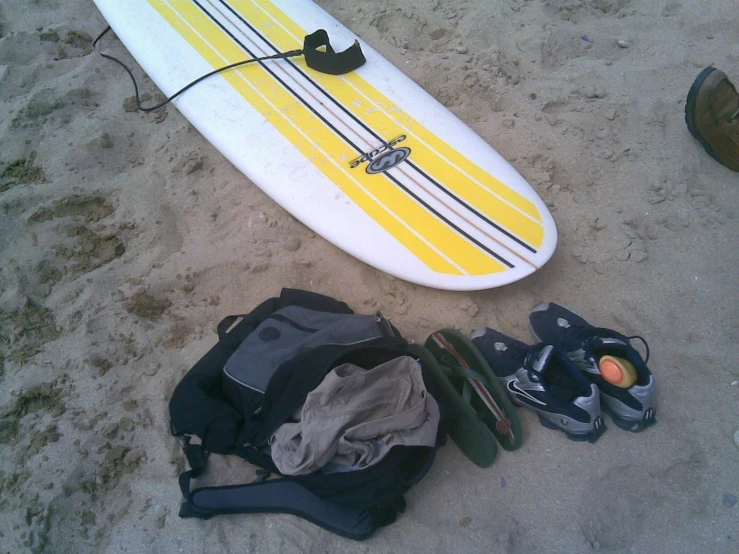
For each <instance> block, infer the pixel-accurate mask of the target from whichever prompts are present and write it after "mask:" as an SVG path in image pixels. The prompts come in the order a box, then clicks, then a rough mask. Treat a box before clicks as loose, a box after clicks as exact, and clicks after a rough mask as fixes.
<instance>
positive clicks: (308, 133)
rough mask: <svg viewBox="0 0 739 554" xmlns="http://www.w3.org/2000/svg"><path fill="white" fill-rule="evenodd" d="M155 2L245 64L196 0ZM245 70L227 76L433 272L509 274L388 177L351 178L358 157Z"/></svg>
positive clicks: (201, 47)
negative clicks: (349, 162) (352, 163)
mask: <svg viewBox="0 0 739 554" xmlns="http://www.w3.org/2000/svg"><path fill="white" fill-rule="evenodd" d="M148 2H149V4H150V5H151V6H152V7H153V8H154V9H155V10H156V11H157V12H158V13H159V14H160V15H161V16H162V17H163V18H164V19H165V20H166V21H167V22H168V23H169V24H170V25H171V26H172V27H173V28H174V29H175V30H176V31H177V32H178V33H179V34H180V35H181V36H182V37H183V38H184V39H185V40H186V41H187V42H188V43H189V44H190V45H191V46H192V47H193V48H194V49H195V50H196V51H197V52H198V53H199V54H200V55H201V56H203V58H204V59H205V60H206V61H208V63H210V64H211V65H212V66H213V67H221V66H223V65H227V64H230V63H234V62H237V61H240V60H242V59H243V57H244V54H243V51H242V49H241V47H240V46H239V45H238V44H236V43H235V42H234V41H233V39H231V38H230V37H229V36H228V35H227V34H226V33H224V32H223V31H222V30H221V29H220V28H219V27H218V26H217V25H215V24H214V23H213V22H212V21H211V20H210V19H209V18H208V17H207V16H206V15H205V14H203V12H202V11H200V10H199V9H198V8H197V7H196V6H195V5H194V4H193V3H192V2H191V0H148ZM244 73H245V74H248V78H247V77H245V74H242V73H241V70H237V71H233V72H227V73H224V74H223V77H224V78H225V79H226V80H227V81H228V82H229V83H230V84H231V85H232V86H233V87H234V88H235V89H236V90H237V91H238V92H239V94H241V96H242V97H244V99H245V100H246V101H247V102H249V104H251V105H252V106H253V107H254V109H256V110H257V111H258V112H259V113H260V114H262V116H263V117H264V118H265V119H267V120H268V121H269V122H270V123H272V125H274V127H275V128H277V130H278V131H279V132H280V133H282V135H283V136H285V137H286V138H287V139H288V140H289V141H290V142H291V143H292V144H293V145H294V146H295V147H296V148H297V149H298V150H299V151H300V152H301V153H302V154H303V155H304V156H305V157H306V158H308V159H309V160H310V161H311V162H312V163H313V164H314V165H315V166H316V167H317V168H318V169H319V170H320V171H321V172H323V173H324V174H325V175H326V176H327V177H328V178H329V180H331V181H332V182H333V183H335V184H336V185H337V186H338V187H339V188H340V189H341V190H342V191H343V192H344V193H346V194H347V195H348V196H349V197H350V198H351V199H352V200H353V201H354V202H355V203H356V204H357V205H358V206H359V207H360V208H362V209H363V210H364V211H365V212H366V213H367V214H368V215H369V216H370V217H372V218H373V219H374V220H375V221H376V222H378V223H379V224H380V225H381V226H382V227H383V228H384V229H386V230H387V231H388V232H389V233H390V234H391V235H393V236H394V237H395V238H396V239H397V240H398V241H399V242H400V243H401V244H403V245H404V246H405V247H406V248H408V249H409V250H410V251H411V252H412V253H413V254H414V255H416V256H417V257H418V258H419V259H420V260H421V261H422V262H423V263H425V264H426V265H427V266H428V267H430V268H431V269H432V270H434V271H436V272H438V273H444V274H451V275H464V274H470V275H488V274H492V273H497V272H500V271H504V270H506V269H507V267H506V266H504V265H503V264H501V263H500V262H498V261H497V260H496V259H494V258H492V257H491V256H489V255H488V254H487V253H485V252H483V251H482V250H480V249H479V248H477V247H476V246H474V245H473V244H471V243H470V242H469V241H467V240H466V239H465V238H463V237H462V236H460V235H459V234H458V233H457V232H456V231H454V229H452V228H450V227H449V226H447V225H446V224H444V223H443V222H442V221H440V220H439V219H437V218H436V217H435V216H434V215H433V214H431V213H430V212H429V211H427V210H426V209H425V208H424V207H423V206H421V205H419V204H418V203H417V202H415V201H413V200H412V199H411V198H410V197H408V195H406V194H405V193H403V192H402V191H401V190H400V189H399V188H398V187H396V186H395V185H393V184H392V183H390V181H389V180H388V179H372V175H369V174H367V173H366V172H364V171H361V172H356V173H350V171H351V170H350V169H349V167H348V166H347V165H346V164H345V163H344V162H343V161H342V160H348V159H351V158H352V157H356V155H357V154H356V152H354V151H353V150H352V149H351V148H350V147H349V146H348V145H347V144H346V143H345V142H344V141H343V140H341V139H340V138H339V137H338V136H337V135H336V133H334V132H333V131H332V130H331V129H330V128H329V127H328V126H327V125H326V124H325V123H324V122H322V121H321V120H320V119H319V118H318V117H316V116H315V115H314V114H313V113H312V112H311V111H310V110H308V109H307V108H306V107H305V106H304V105H303V104H302V103H300V102H298V101H297V100H296V99H295V98H294V97H293V96H292V95H291V94H290V93H289V92H288V91H287V90H285V88H284V87H283V86H282V85H281V84H280V83H279V82H278V81H276V80H275V79H274V78H273V77H272V76H271V75H270V74H269V73H268V72H267V71H266V70H265V69H264V68H262V67H261V66H258V65H254V66H250V68H248V69H247V70H246V71H245V72H244ZM328 152H330V153H331V154H330V155H329V154H328ZM370 191H371V192H370ZM401 214H402V216H401Z"/></svg>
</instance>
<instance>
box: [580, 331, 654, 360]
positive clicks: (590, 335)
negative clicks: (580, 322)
mask: <svg viewBox="0 0 739 554" xmlns="http://www.w3.org/2000/svg"><path fill="white" fill-rule="evenodd" d="M574 335H575V337H576V338H578V339H580V340H581V341H583V342H588V341H590V340H592V339H595V338H602V337H606V338H614V339H620V340H622V341H624V342H625V343H627V344H628V345H629V346H631V341H632V340H637V339H638V340H640V341H641V342H642V344H643V345H644V349H645V350H646V356H645V358H644V363H645V364H646V363H648V362H649V344H648V343H647V341H646V339H645V338H644V337H642V336H640V335H633V336H630V337H627V336H626V335H622V334H621V333H618V332H616V331H614V330H613V329H607V328H605V327H582V328H579V329H576V330H575V333H574ZM632 348H633V346H632Z"/></svg>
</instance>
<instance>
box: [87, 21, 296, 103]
mask: <svg viewBox="0 0 739 554" xmlns="http://www.w3.org/2000/svg"><path fill="white" fill-rule="evenodd" d="M108 31H110V26H108V27H106V29H105V30H104V31H103V32H102V33H100V35H99V36H98V37H97V38H96V39H95V40H93V41H92V49H93V50H94V51H96V50H95V47H96V46H97V43H98V42H100V39H101V38H103V37H104V36H105V35H106V34H107V33H108ZM98 54H100V55H101V56H102V57H103V58H105V59H108V60H112V61H114V62H115V63H117V64H118V65H120V66H121V67H122V68H123V69H125V70H126V73H128V76H129V77H131V81H133V89H134V91H135V92H136V107H137V108H138V109H139V110H141V111H142V112H145V113H149V112H153V111H155V110H158V109H159V108H161V107H163V106H166V105H167V104H169V103H170V102H171V101H172V100H174V99H175V98H177V97H178V96H179V95H180V94H182V93H183V92H185V91H186V90H188V89H189V88H190V87H194V86H195V85H197V84H198V83H199V82H200V81H204V80H205V79H207V78H208V77H212V76H213V75H217V74H218V73H222V72H224V71H227V70H229V69H234V68H235V67H240V66H242V65H246V64H248V63H252V62H261V61H265V60H282V59H285V58H294V57H296V56H302V55H303V51H302V50H290V51H289V52H282V53H280V54H275V55H273V56H264V57H263V58H251V59H249V60H243V61H240V62H236V63H232V64H231V65H227V66H225V67H220V68H218V69H215V70H213V71H211V72H210V73H207V74H205V75H203V76H202V77H198V78H197V79H195V80H194V81H193V82H192V83H190V84H189V85H186V86H185V87H183V88H181V89H180V90H178V91H177V92H175V93H174V94H173V95H172V96H170V97H169V98H167V99H166V100H165V101H164V102H162V103H161V104H157V105H156V106H152V107H150V108H145V107H143V106H142V105H141V98H140V97H139V86H138V84H137V83H136V78H135V77H134V76H133V73H131V70H130V69H128V67H127V66H126V64H124V63H123V62H122V61H121V60H119V59H118V58H114V57H113V56H109V55H108V54H103V53H102V52H98Z"/></svg>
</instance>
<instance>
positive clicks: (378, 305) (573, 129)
mask: <svg viewBox="0 0 739 554" xmlns="http://www.w3.org/2000/svg"><path fill="white" fill-rule="evenodd" d="M319 4H321V5H322V6H323V7H325V8H326V9H327V10H329V11H330V12H331V13H332V14H333V15H334V16H335V17H337V18H338V19H339V20H341V21H342V22H344V23H345V24H346V25H347V26H349V27H350V28H351V29H352V30H353V31H354V32H355V33H357V34H358V35H359V36H361V37H362V38H363V39H364V40H366V41H367V42H368V43H370V44H371V45H372V46H374V47H375V48H376V49H378V50H379V51H380V52H381V53H382V54H383V55H385V56H386V57H387V58H388V59H389V60H391V61H392V62H393V63H395V64H396V65H397V66H398V67H400V68H401V69H402V70H403V71H405V72H406V73H407V74H408V75H410V76H411V77H412V78H413V79H415V80H416V81H417V82H419V83H420V84H421V85H422V86H423V87H424V88H426V89H427V90H428V91H429V92H430V93H431V94H433V95H434V96H435V97H436V98H438V99H439V100H440V101H441V102H443V103H444V104H446V105H447V106H448V107H449V108H450V109H451V110H452V111H454V112H455V113H456V114H457V115H458V116H459V117H460V118H462V119H463V120H464V121H465V122H466V123H468V124H469V125H470V126H471V127H472V128H473V129H474V130H475V131H476V132H477V133H479V134H480V135H481V136H482V137H483V138H484V139H485V140H487V141H488V142H489V143H490V144H491V145H493V146H494V147H495V148H496V149H498V150H499V151H500V152H501V153H502V154H503V155H504V156H505V157H506V158H507V159H508V160H510V161H511V162H512V163H513V164H514V165H515V166H516V168H517V169H518V170H519V171H520V172H521V173H522V174H523V175H524V177H526V178H527V180H528V181H529V182H530V183H531V184H532V185H533V186H534V187H535V189H536V190H537V191H538V193H539V194H540V195H541V196H542V197H543V198H544V200H545V201H546V202H547V204H548V205H549V206H550V208H551V210H552V213H553V215H554V218H555V220H556V222H557V225H558V229H559V235H560V241H559V246H558V249H557V252H556V253H555V255H554V257H553V259H552V260H551V261H550V262H549V263H548V264H547V265H546V266H545V267H544V268H543V269H542V270H541V271H539V272H537V273H536V274H535V275H533V276H531V277H529V278H526V279H524V280H522V281H520V282H518V283H515V284H513V285H509V286H506V287H503V288H499V289H494V290H488V291H481V292H475V293H454V292H443V291H436V290H430V289H426V288H423V287H419V286H414V285H411V284H409V283H406V282H403V281H400V280H398V279H394V278H391V277H389V276H387V275H385V274H383V273H381V272H378V271H376V270H374V269H372V268H370V267H368V266H366V265H364V264H362V263H361V262H359V261H357V260H355V259H354V258H352V257H350V256H349V255H347V254H344V253H343V252H341V251H339V250H338V249H337V248H335V247H334V246H332V245H331V244H329V243H328V242H326V241H325V240H323V239H322V238H320V237H318V236H316V235H315V234H314V233H312V232H311V231H310V230H309V229H307V228H306V227H304V226H303V225H302V224H301V223H299V222H298V221H296V220H295V219H294V218H292V217H291V216H290V215H288V214H287V213H286V212H285V211H284V210H282V209H281V208H280V207H278V206H277V205H276V204H275V203H274V202H272V201H271V200H270V199H269V198H268V197H267V196H266V195H265V194H263V193H262V192H261V191H260V190H259V189H258V188H257V187H256V186H255V185H253V184H252V183H250V182H249V181H248V180H247V179H246V178H245V177H243V176H242V175H241V174H240V173H239V172H238V171H236V170H235V169H234V168H233V167H232V166H231V165H230V164H229V163H228V162H227V161H226V160H225V159H224V158H223V157H222V156H221V155H220V154H219V153H218V152H217V151H216V150H215V149H214V148H213V147H211V146H210V145H209V144H208V143H207V142H206V141H204V140H203V139H202V137H201V136H200V135H199V134H198V133H197V132H196V131H195V130H194V129H193V128H192V127H191V126H190V125H189V124H188V123H187V121H186V120H185V119H184V118H183V117H182V116H181V115H180V114H179V113H178V112H177V110H176V109H175V108H174V107H171V106H170V107H167V108H166V109H164V110H163V111H161V112H159V113H154V114H150V115H143V114H140V113H135V112H132V111H128V110H126V109H125V108H126V107H129V103H128V102H127V99H128V98H129V97H130V96H131V84H130V82H129V81H128V78H127V76H126V75H125V74H124V73H123V72H122V70H121V69H120V68H118V67H116V66H115V65H114V64H112V63H110V62H107V61H105V60H103V59H101V58H100V57H99V56H97V55H96V54H94V53H91V51H90V47H89V39H90V37H93V36H95V35H96V34H97V33H99V32H100V31H101V30H102V29H103V28H104V26H105V22H104V21H103V19H102V17H101V16H100V14H99V13H98V12H97V11H96V9H95V7H94V5H93V3H92V2H91V1H90V0H65V1H63V2H62V1H56V0H35V1H33V2H31V1H28V0H3V2H2V4H0V175H1V176H0V214H1V215H2V217H1V218H0V318H1V321H0V362H1V363H2V374H0V551H2V552H22V551H31V552H157V553H159V552H208V553H216V552H253V551H259V552H327V551H341V552H343V551H346V552H360V551H362V552H452V551H453V552H530V551H539V552H589V551H591V550H595V551H598V550H600V551H604V552H647V551H651V552H709V551H710V552H737V551H739V532H738V531H737V529H739V525H738V523H739V506H736V505H735V504H736V498H737V496H739V449H738V448H737V446H736V445H735V444H734V440H733V436H734V433H735V430H736V429H737V428H739V386H737V380H738V379H739V371H738V370H737V365H736V364H737V359H739V348H738V347H737V338H738V337H737V328H739V311H738V309H737V291H739V279H738V278H737V268H738V267H739V249H737V247H736V238H737V236H738V235H739V223H738V219H737V213H738V210H739V175H738V174H737V173H733V172H731V171H729V170H728V169H726V168H724V167H723V166H721V165H719V164H718V163H716V162H715V161H714V160H713V159H711V158H710V157H709V156H708V155H707V154H706V153H705V152H704V151H703V150H702V148H700V146H699V145H698V143H697V142H696V141H695V140H694V139H693V138H692V137H691V136H690V134H689V133H688V131H687V129H686V127H685V123H684V119H683V108H684V101H685V97H686V94H687V91H688V89H689V87H690V85H691V83H692V81H693V79H694V78H695V77H696V75H697V74H698V73H699V72H700V70H701V69H702V68H703V67H705V66H707V65H710V64H713V65H715V66H716V67H719V68H721V69H723V70H724V71H726V72H727V73H728V74H729V76H730V77H731V78H732V79H733V80H734V82H735V83H739V43H737V37H739V15H738V14H737V11H736V1H735V0H716V1H713V2H699V1H698V0H682V1H675V0H653V1H652V0H561V1H554V0H548V1H542V0H528V1H525V0H506V1H491V0H465V1H461V2H454V3H451V2H441V1H439V0H395V1H392V2H390V1H388V0H373V1H371V2H367V1H362V0H342V1H339V0H321V1H320V2H319ZM619 40H620V41H622V42H621V45H619V44H618V41H619ZM106 49H107V50H108V51H109V52H111V53H113V54H115V55H117V56H119V57H121V58H122V59H124V60H126V61H127V62H128V63H130V64H131V65H132V66H133V67H136V71H137V74H138V75H141V72H140V70H139V69H138V67H137V66H135V63H134V62H133V61H132V60H131V58H130V56H129V55H128V54H127V52H126V51H125V49H124V48H123V47H122V46H121V45H120V44H119V43H118V42H117V40H116V39H115V38H114V37H110V38H108V39H106ZM141 84H142V86H143V88H144V89H145V90H146V91H148V92H150V93H151V94H152V95H154V94H156V93H157V90H156V88H155V87H154V85H153V84H152V83H151V82H150V81H148V80H145V79H144V80H142V81H141ZM283 286H288V287H297V288H304V289H308V290H313V291H317V292H322V293H327V294H331V295H333V296H335V297H338V298H340V299H342V300H344V301H346V302H348V303H349V305H350V306H351V307H352V308H354V309H355V310H356V311H358V312H365V313H367V312H371V311H375V310H381V311H383V312H384V313H385V314H386V315H387V316H388V317H390V318H392V321H393V323H394V324H395V325H396V326H397V327H399V328H400V329H401V330H402V332H403V333H404V334H405V335H406V336H408V337H409V338H413V339H416V340H424V339H425V337H426V336H427V335H428V334H429V333H430V332H432V331H434V330H436V329H438V328H441V327H456V328H458V329H460V330H462V331H464V332H469V331H471V330H472V329H475V328H478V327H481V326H485V325H487V326H490V327H494V328H497V329H499V330H501V331H503V332H505V333H508V334H511V335H513V336H515V337H517V338H519V339H522V340H526V341H531V340H533V339H532V338H531V336H530V335H529V332H528V329H527V325H526V318H527V314H528V310H529V309H530V308H531V307H532V306H533V305H535V304H536V303H538V302H541V301H556V302H559V303H562V304H564V305H566V306H569V307H571V308H572V309H574V310H576V311H578V312H579V313H582V314H583V315H585V316H586V317H588V318H589V319H590V320H591V321H593V322H595V323H597V324H600V325H603V326H609V327H613V328H615V329H618V330H620V331H622V332H624V333H627V334H640V335H642V336H644V337H646V338H647V340H648V341H649V344H650V346H651V349H652V359H651V361H650V366H651V369H652V371H653V372H654V373H655V375H656V378H657V382H658V387H659V395H658V396H659V408H658V424H657V425H656V426H655V427H653V428H651V429H649V430H648V431H646V432H644V433H642V434H630V433H627V432H624V431H621V430H620V429H618V428H616V427H615V425H612V424H611V425H610V427H609V429H608V431H607V432H606V433H605V434H604V436H603V437H602V438H601V440H600V441H599V442H598V443H597V444H596V445H591V444H580V443H574V442H570V441H568V440H567V439H566V438H565V436H564V435H563V434H562V433H558V432H554V431H550V430H547V429H545V428H543V427H541V426H540V425H539V424H538V421H537V419H536V417H535V416H533V415H532V414H531V413H529V412H523V413H521V417H522V418H523V423H524V426H525V431H526V433H527V436H526V439H525V445H524V447H523V448H522V449H521V450H520V451H518V452H515V453H508V452H501V454H500V455H499V457H498V459H497V461H496V463H495V464H494V465H493V466H492V467H490V468H488V469H485V470H482V469H479V468H477V467H475V466H474V465H472V464H471V463H470V462H468V461H467V460H466V459H465V458H464V457H463V456H462V454H461V453H460V452H459V450H458V449H457V448H456V446H454V445H453V444H452V443H450V444H448V445H447V446H445V447H443V448H442V449H441V450H440V451H439V456H438V460H437V462H436V464H435V465H434V467H433V468H432V470H431V472H430V474H429V475H428V476H427V478H426V479H424V480H423V481H422V482H421V483H420V484H419V485H418V486H416V487H415V488H414V489H413V490H412V491H411V492H410V494H409V495H408V510H407V512H406V513H405V514H404V515H403V516H402V518H401V519H400V520H399V521H398V522H397V523H396V524H395V525H393V526H391V527H389V528H386V529H384V530H382V531H381V532H379V533H378V534H377V535H376V536H375V537H373V538H372V539H370V540H368V541H367V542H365V543H362V544H359V543H353V542H351V541H348V540H345V539H342V538H338V537H336V536H334V535H331V534H330V533H328V532H326V531H323V530H321V529H319V528H317V527H315V526H313V525H312V524H310V523H308V522H305V521H302V520H299V519H297V518H295V517H292V516H280V515H254V516H229V517H220V518H215V519H213V520H209V521H200V520H183V519H180V518H178V517H177V512H178V506H179V502H180V492H179V490H178V488H177V484H176V479H175V477H176V475H177V473H178V471H180V470H181V469H182V467H183V464H184V458H183V456H182V454H181V450H180V443H179V441H178V440H177V439H175V438H173V437H171V436H170V435H169V433H168V417H167V401H168V399H169V396H170V394H171V392H172V390H173V387H174V385H175V384H176V383H177V381H178V380H179V378H180V377H181V376H182V375H183V374H184V372H185V371H186V370H187V369H188V368H189V367H190V366H191V365H192V364H193V363H194V362H195V361H197V360H198V359H199V357H200V356H202V355H203V354H204V353H205V352H206V351H207V350H208V349H209V348H210V346H211V345H212V344H214V342H215V334H214V327H215V325H216V324H217V322H218V321H219V320H220V319H221V318H222V317H224V316H226V315H228V314H232V313H243V312H245V311H248V310H250V309H252V308H253V307H255V306H256V305H257V304H258V303H259V302H261V301H262V300H264V299H265V298H267V297H269V296H273V295H276V294H278V293H279V290H280V288H281V287H283ZM607 421H609V420H607ZM215 458H216V457H214V463H216V464H217V465H218V466H219V467H220V468H221V470H222V471H223V473H222V475H225V476H226V479H228V476H230V475H236V476H238V475H243V474H244V472H246V473H248V472H249V470H248V469H247V468H245V467H244V465H245V464H244V463H243V462H241V461H240V460H237V459H234V460H215Z"/></svg>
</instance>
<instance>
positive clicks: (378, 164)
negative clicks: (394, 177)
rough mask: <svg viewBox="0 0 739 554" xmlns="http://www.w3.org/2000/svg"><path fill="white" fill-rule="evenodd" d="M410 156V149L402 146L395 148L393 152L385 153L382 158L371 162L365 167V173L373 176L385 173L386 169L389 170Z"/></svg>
mask: <svg viewBox="0 0 739 554" xmlns="http://www.w3.org/2000/svg"><path fill="white" fill-rule="evenodd" d="M410 155H411V149H410V148H406V147H404V146H401V147H400V148H396V149H395V150H390V151H389V152H386V153H385V154H383V155H382V156H380V157H378V158H376V159H375V160H373V161H372V162H371V163H370V164H369V165H368V166H367V173H369V174H375V173H382V172H383V171H387V170H388V169H391V168H393V167H395V166H396V165H398V164H399V163H401V162H403V161H404V160H405V159H406V158H407V157H408V156H410Z"/></svg>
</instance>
